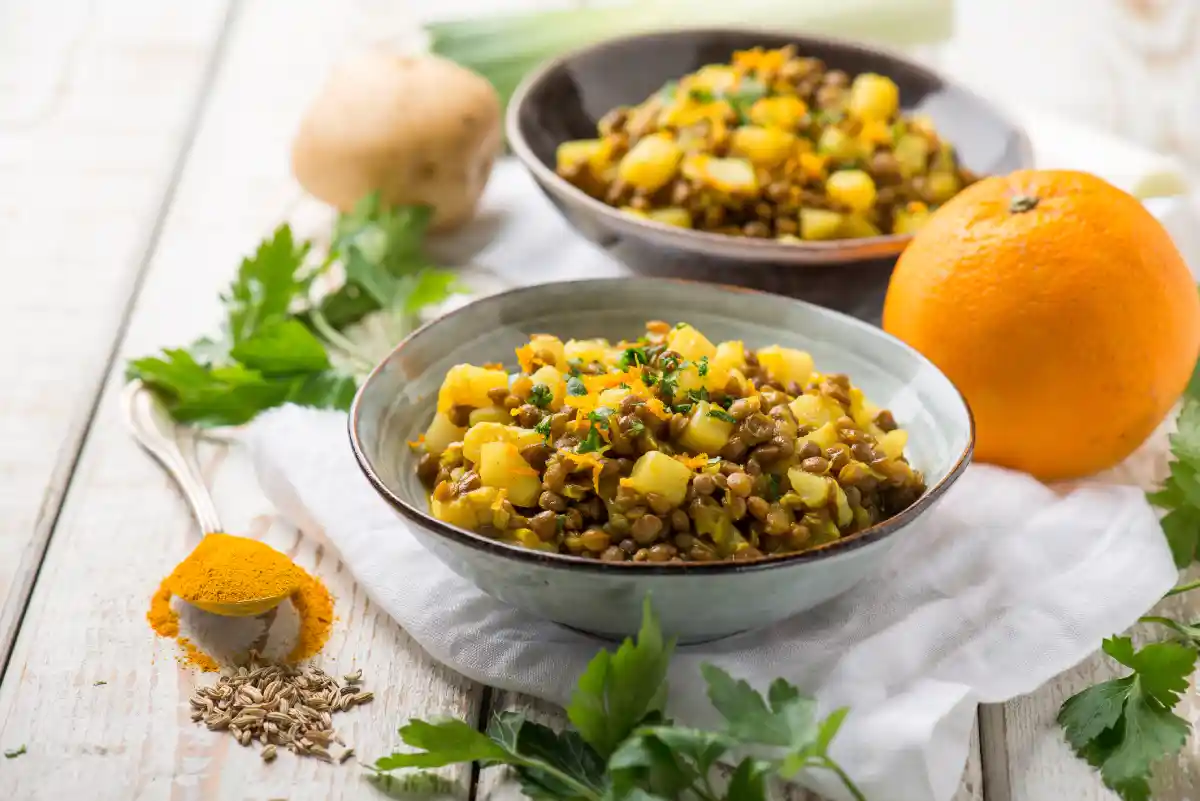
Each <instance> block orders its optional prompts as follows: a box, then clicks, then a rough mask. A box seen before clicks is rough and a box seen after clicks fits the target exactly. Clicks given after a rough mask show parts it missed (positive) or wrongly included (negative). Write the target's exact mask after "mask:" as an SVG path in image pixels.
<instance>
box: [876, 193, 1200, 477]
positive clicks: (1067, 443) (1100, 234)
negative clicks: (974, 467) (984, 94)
mask: <svg viewBox="0 0 1200 801" xmlns="http://www.w3.org/2000/svg"><path fill="white" fill-rule="evenodd" d="M883 327H884V329H885V330H887V331H889V332H890V333H892V334H894V335H895V336H897V337H899V338H900V339H902V340H904V341H905V342H907V343H909V344H910V345H912V346H913V347H915V348H916V349H917V350H919V351H921V352H922V353H923V354H925V355H926V356H927V357H929V359H930V360H931V361H932V362H933V363H934V364H936V365H937V366H938V367H939V368H941V369H942V371H943V372H945V373H946V375H947V376H949V377H950V379H951V380H952V381H953V382H954V383H955V384H956V385H957V386H958V388H959V389H960V390H961V391H962V393H963V395H964V396H966V399H967V402H968V403H969V404H970V406H971V411H972V412H973V413H974V415H975V424H976V435H977V438H976V450H975V453H976V458H978V459H979V460H980V461H984V462H990V463H992V464H998V465H1003V466H1006V467H1011V468H1015V469H1017V470H1023V471H1026V472H1029V473H1032V474H1033V475H1035V476H1037V477H1038V478H1041V479H1043V480H1052V479H1063V478H1074V477H1078V476H1084V475H1088V474H1090V473H1095V472H1097V471H1099V470H1103V469H1105V468H1107V467H1111V466H1113V465H1114V464H1116V463H1118V462H1120V461H1121V460H1122V459H1124V458H1125V457H1126V456H1128V455H1129V454H1130V453H1132V452H1133V450H1134V449H1135V448H1136V447H1137V446H1138V445H1139V444H1141V443H1142V442H1143V441H1144V440H1145V439H1146V437H1147V436H1149V435H1150V433H1151V432H1152V431H1153V430H1154V428H1155V427H1156V426H1157V425H1158V424H1159V423H1160V422H1161V421H1162V420H1163V418H1164V417H1165V416H1166V414H1167V412H1168V411H1169V410H1170V409H1171V407H1172V405H1173V404H1174V403H1175V401H1176V400H1177V399H1178V398H1179V396H1180V394H1181V393H1182V392H1183V389H1184V387H1185V386H1186V385H1187V382H1188V379H1189V377H1190V375H1191V372H1192V369H1193V367H1194V366H1195V364H1196V357H1197V353H1198V352H1200V295H1198V294H1197V288H1196V282H1195V279H1194V278H1193V277H1192V274H1191V272H1190V271H1189V270H1188V267H1187V265H1186V264H1185V263H1184V261H1183V258H1182V257H1181V256H1180V255H1179V251H1178V250H1177V249H1176V248H1175V245H1174V244H1173V243H1172V242H1171V239H1170V236H1169V235H1168V234H1167V232H1166V230H1165V229H1164V228H1163V227H1162V225H1161V224H1159V222H1158V221H1157V220H1156V219H1154V217H1153V216H1152V215H1151V214H1150V213H1149V212H1148V211H1146V209H1145V207H1144V206H1143V205H1142V204H1141V203H1139V202H1138V201H1137V200H1136V199H1135V198H1134V197H1132V196H1131V195H1128V194H1126V193H1125V192H1123V191H1121V190H1120V189H1117V188H1116V187H1114V186H1112V185H1111V184H1108V183H1107V182H1105V181H1104V180H1102V179H1100V178H1098V177H1096V176H1094V175H1089V174H1086V173H1080V172H1066V171H1046V170H1040V171H1039V170H1026V171H1021V172H1015V173H1012V174H1011V175H1008V176H1003V177H994V178H987V179H984V180H982V181H980V182H978V183H976V184H973V185H972V186H970V187H968V188H967V189H966V190H964V191H963V192H961V193H960V194H959V195H957V196H956V197H954V198H953V199H952V200H950V201H949V202H948V203H947V204H946V205H945V206H943V207H942V208H941V209H939V210H938V211H937V212H936V213H935V214H934V215H933V217H932V218H931V219H930V220H929V222H928V223H927V224H926V225H925V226H924V227H923V228H922V229H921V230H920V231H919V232H918V233H917V235H916V236H915V237H914V238H913V241H912V243H911V244H910V245H909V246H908V248H907V249H906V250H905V251H904V253H903V255H902V256H901V257H900V260H899V261H898V263H897V264H896V269H895V271H894V273H893V274H892V279H891V283H890V285H889V286H888V293H887V299H886V301H885V303H884V310H883Z"/></svg>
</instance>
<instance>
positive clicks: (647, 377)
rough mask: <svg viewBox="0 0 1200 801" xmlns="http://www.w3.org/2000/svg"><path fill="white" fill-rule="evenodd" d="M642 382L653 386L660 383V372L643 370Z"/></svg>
mask: <svg viewBox="0 0 1200 801" xmlns="http://www.w3.org/2000/svg"><path fill="white" fill-rule="evenodd" d="M642 383H643V384H645V385H646V386H648V387H652V386H654V385H655V384H657V383H658V374H657V373H652V372H650V371H649V370H645V371H643V372H642Z"/></svg>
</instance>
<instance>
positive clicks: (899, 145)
mask: <svg viewBox="0 0 1200 801" xmlns="http://www.w3.org/2000/svg"><path fill="white" fill-rule="evenodd" d="M892 155H893V156H895V157H896V163H897V164H898V165H899V166H900V174H901V175H902V176H904V177H905V178H912V177H913V176H914V175H920V174H921V173H923V172H925V164H926V162H927V161H928V160H929V142H928V141H927V140H926V139H925V137H923V136H920V135H919V134H904V135H903V136H901V137H900V138H899V139H897V140H896V144H895V146H894V147H893V148H892Z"/></svg>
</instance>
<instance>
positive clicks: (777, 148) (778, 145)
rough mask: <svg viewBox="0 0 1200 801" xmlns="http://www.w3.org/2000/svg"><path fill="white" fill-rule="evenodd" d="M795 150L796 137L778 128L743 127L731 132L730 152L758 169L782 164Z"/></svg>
mask: <svg viewBox="0 0 1200 801" xmlns="http://www.w3.org/2000/svg"><path fill="white" fill-rule="evenodd" d="M795 148H796V136H795V135H794V134H791V133H789V132H787V131H783V130H780V129H779V128H762V127H760V126H757V125H744V126H742V127H741V128H738V129H737V130H735V131H734V132H733V138H732V139H731V141H730V151H731V152H732V153H733V155H735V156H744V157H746V158H748V159H750V161H751V162H752V163H753V164H754V165H755V166H758V167H766V168H771V167H775V166H777V165H779V164H782V163H783V162H784V161H785V160H786V159H787V157H788V156H790V155H792V153H793V152H794V151H795Z"/></svg>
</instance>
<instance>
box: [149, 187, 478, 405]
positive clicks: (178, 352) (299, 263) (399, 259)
mask: <svg viewBox="0 0 1200 801" xmlns="http://www.w3.org/2000/svg"><path fill="white" fill-rule="evenodd" d="M429 216H430V213H429V210H428V209H426V208H424V207H399V208H396V209H388V208H385V207H383V206H382V205H381V204H380V203H379V200H378V198H377V197H376V196H374V195H373V196H370V197H367V198H364V199H363V201H362V202H360V203H359V204H358V206H356V208H355V210H354V211H353V212H352V213H350V214H347V215H341V216H340V217H339V218H338V220H337V222H336V224H335V231H334V237H333V245H332V247H331V251H330V253H329V254H328V255H327V256H326V258H325V259H324V262H323V263H320V264H313V263H312V262H311V260H310V259H309V255H310V250H311V245H310V243H308V242H301V241H297V240H296V239H295V237H294V236H293V234H292V231H291V228H290V227H289V226H287V225H286V224H285V225H281V226H279V227H278V228H277V229H275V231H274V232H273V233H272V235H271V236H270V237H268V238H267V239H264V240H263V242H262V243H261V244H260V245H259V246H258V248H257V249H256V250H255V252H254V254H253V255H251V256H248V257H247V258H245V259H243V260H242V262H241V264H240V266H239V268H238V271H237V275H236V276H235V277H234V279H233V281H232V282H231V283H230V285H229V287H228V289H226V291H225V292H223V293H222V294H221V301H222V303H223V305H224V309H225V320H224V322H223V324H222V336H221V337H218V338H210V337H204V338H200V339H198V340H196V341H195V342H194V343H192V345H190V346H189V347H188V348H168V349H164V350H163V351H162V352H161V353H159V354H156V355H153V356H146V357H142V358H139V359H134V360H132V361H130V362H129V364H128V366H127V368H126V374H127V376H128V378H129V379H131V380H132V379H140V380H141V381H142V382H143V383H144V384H145V385H146V386H147V387H149V388H150V389H151V390H152V391H153V392H154V393H155V394H156V395H157V396H158V397H159V399H160V400H161V401H162V402H163V403H164V405H165V406H166V408H167V410H168V412H169V413H170V414H171V416H172V417H174V418H175V419H176V420H178V421H180V422H183V423H190V424H194V425H200V426H232V425H241V424H243V423H246V422H249V421H250V420H252V419H254V418H255V417H256V416H257V415H258V414H260V413H261V412H263V411H265V410H267V409H270V408H272V407H275V406H279V405H281V404H283V403H295V404H298V405H301V406H311V407H315V408H323V409H342V410H345V409H348V408H349V406H350V403H351V401H352V400H353V398H354V393H355V390H356V389H357V378H356V377H355V376H354V375H352V374H351V373H349V372H347V371H346V370H345V369H343V368H342V367H339V366H338V364H339V359H337V358H334V356H335V355H337V356H341V357H344V358H343V359H342V360H341V361H345V360H347V359H348V360H349V361H350V362H351V363H353V364H356V365H357V366H358V367H360V368H365V367H369V366H370V365H371V363H372V362H373V359H371V358H370V357H369V356H368V355H366V354H363V353H362V352H361V351H360V350H359V349H358V348H357V347H356V346H355V345H354V343H353V342H351V341H350V340H349V339H348V338H346V337H345V336H343V335H342V333H341V331H342V329H343V328H345V327H346V326H348V325H351V324H353V323H355V322H358V321H359V320H361V319H362V318H363V316H365V315H366V314H368V313H371V312H374V311H377V310H381V309H384V310H386V311H387V313H389V314H391V315H393V316H395V317H397V318H398V319H399V320H400V322H401V323H402V324H403V327H402V329H401V330H400V331H399V332H398V333H399V334H403V333H406V332H407V328H408V327H410V326H411V325H412V323H413V321H414V320H415V315H416V313H417V312H418V311H419V310H420V309H421V308H423V307H425V306H427V305H430V304H434V303H440V302H441V301H443V300H445V299H446V297H448V296H449V294H451V293H452V292H454V291H456V289H455V285H454V276H453V274H452V273H449V272H446V271H443V270H437V269H433V268H432V267H430V265H429V261H428V259H426V258H425V256H424V255H423V253H422V251H421V242H422V238H423V236H424V233H425V229H426V227H427V225H428V221H429ZM339 262H340V263H342V265H343V266H344V268H345V271H346V274H347V280H346V283H345V284H344V285H343V286H342V287H341V288H340V289H338V290H337V291H335V292H333V293H332V294H330V295H328V296H326V297H325V298H324V299H323V300H321V301H320V302H319V303H317V304H315V305H314V302H313V300H312V299H311V297H310V293H311V292H312V287H313V282H314V280H315V279H316V278H317V277H318V276H319V275H321V274H322V273H323V272H324V271H326V270H328V269H329V268H330V267H331V266H332V265H333V264H335V263H339Z"/></svg>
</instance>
